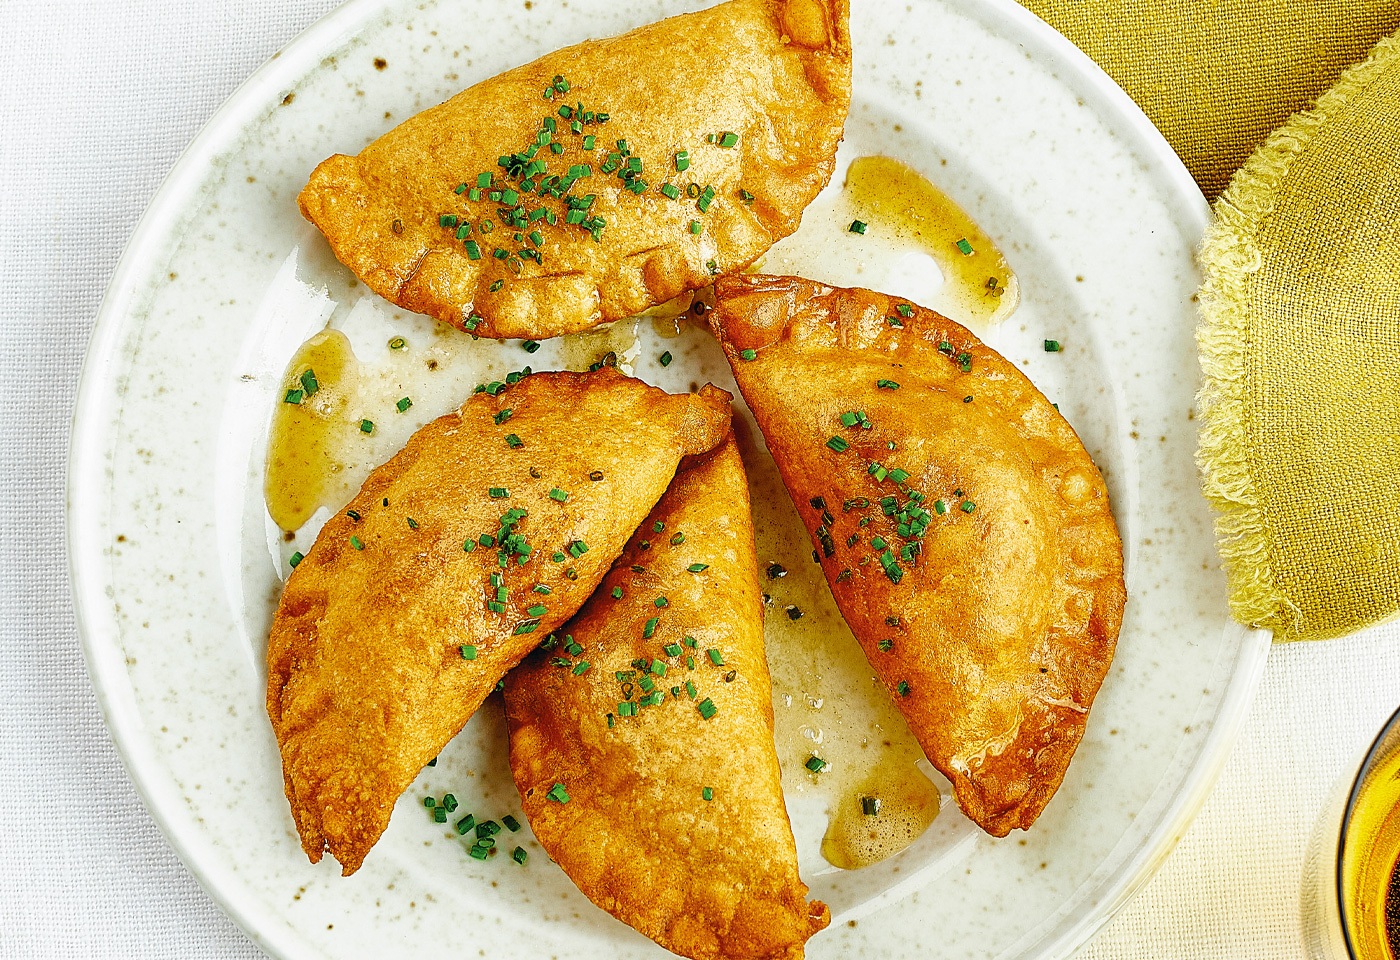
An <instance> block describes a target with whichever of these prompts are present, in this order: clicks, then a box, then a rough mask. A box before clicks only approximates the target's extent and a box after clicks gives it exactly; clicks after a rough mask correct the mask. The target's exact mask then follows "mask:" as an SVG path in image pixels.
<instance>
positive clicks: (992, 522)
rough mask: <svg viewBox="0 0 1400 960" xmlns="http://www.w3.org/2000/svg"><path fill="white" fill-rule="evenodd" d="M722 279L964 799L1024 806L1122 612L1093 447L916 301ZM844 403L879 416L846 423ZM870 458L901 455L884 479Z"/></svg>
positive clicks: (1018, 815) (806, 477) (834, 555)
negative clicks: (912, 511) (923, 519)
mask: <svg viewBox="0 0 1400 960" xmlns="http://www.w3.org/2000/svg"><path fill="white" fill-rule="evenodd" d="M715 294H716V302H717V306H716V310H715V311H714V312H713V313H712V314H711V319H712V324H713V326H714V328H715V330H716V333H717V335H718V336H719V338H720V341H721V343H722V344H723V347H724V350H725V353H726V355H727V356H728V357H729V360H730V363H731V364H732V365H733V367H734V374H735V379H736V380H737V382H738V384H739V388H740V390H741V391H742V392H743V395H744V399H745V400H746V401H747V402H748V404H749V406H750V407H751V408H752V409H753V411H754V414H755V416H756V417H757V419H758V423H759V426H760V427H761V428H762V430H763V434H764V437H765V438H766V440H767V442H768V448H769V450H770V451H771V452H772V454H773V457H774V459H775V460H776V461H777V464H778V468H779V470H780V471H781V473H782V476H783V481H784V483H785V484H786V486H787V488H788V491H789V492H790V493H791V495H792V497H793V500H794V501H795V502H796V504H797V506H798V510H799V512H800V513H801V514H802V517H803V520H804V522H805V523H806V524H807V527H808V530H809V531H810V532H811V533H812V537H813V542H814V545H815V546H816V547H817V549H818V551H819V552H820V553H821V554H822V569H823V571H824V572H825V574H826V577H827V580H828V582H829V583H830V584H831V589H832V593H833V594H834V596H835V598H836V602H837V605H838V607H839V608H840V610H841V613H842V615H843V616H844V617H845V618H846V620H847V621H848V622H849V623H850V626H851V629H852V631H853V632H854V633H855V635H856V637H857V639H859V641H860V644H861V646H862V648H863V649H864V650H865V654H866V656H867V657H868V658H869V660H870V663H871V665H872V666H873V667H874V668H875V670H876V672H877V673H878V674H879V676H880V678H881V680H882V682H883V683H884V684H885V686H886V687H887V688H888V689H889V691H890V694H891V696H893V697H894V700H895V702H896V703H897V704H898V706H899V708H900V710H901V711H902V712H903V713H904V716H905V718H906V719H907V720H908V722H909V726H910V728H911V730H912V731H913V732H914V734H915V736H916V737H918V739H919V743H920V744H921V745H922V746H923V749H924V752H925V753H926V754H927V755H928V758H929V760H930V761H931V762H932V763H933V765H934V766H936V767H937V768H938V769H939V770H940V771H942V772H943V774H944V775H945V776H947V777H948V778H949V779H950V780H951V781H952V782H953V786H954V789H955V792H956V795H957V799H958V804H959V805H960V806H961V807H962V808H963V810H964V811H965V812H966V813H967V815H968V816H969V817H971V818H972V819H973V820H974V821H976V822H977V823H978V824H979V825H980V826H981V827H982V828H983V829H985V830H986V831H987V832H989V833H991V834H993V835H996V836H1005V835H1006V833H1007V832H1008V831H1010V830H1011V829H1012V828H1013V827H1021V828H1026V827H1029V826H1030V824H1031V823H1032V822H1033V821H1034V820H1035V818H1036V817H1037V816H1038V815H1039V814H1040V811H1041V810H1042V809H1044V807H1045V804H1046V803H1047V802H1049V799H1050V797H1051V796H1052V795H1053V794H1054V792H1055V790H1056V788H1058V786H1059V784H1060V781H1061V780H1062V779H1063V778H1064V773H1065V769H1066V767H1067V766H1068V764H1069V761H1070V757H1071V756H1072V755H1073V753H1074V750H1075V747H1076V746H1077V745H1078V743H1079V740H1080V737H1081V736H1082V735H1083V732H1084V723H1085V720H1086V718H1087V713H1088V710H1089V707H1090V705H1091V704H1092V703H1093V699H1094V695H1095V693H1097V691H1098V688H1099V684H1100V683H1101V682H1102V681H1103V678H1104V676H1105V674H1106V673H1107V671H1108V667H1109V663H1110V661H1111V659H1112V657H1113V648H1114V644H1115V642H1116V640H1117V637H1118V630H1119V626H1120V625H1121V623H1122V612H1123V604H1124V600H1125V597H1126V594H1125V590H1124V585H1123V560H1122V543H1121V541H1120V540H1119V537H1118V530H1117V527H1116V526H1115V524H1114V521H1113V516H1112V514H1111V513H1110V512H1109V503H1108V493H1107V490H1106V488H1105V487H1104V483H1103V478H1102V477H1101V476H1100V474H1099V471H1098V469H1097V468H1096V467H1095V466H1094V464H1093V462H1092V461H1091V460H1090V458H1089V455H1088V453H1086V452H1085V450H1084V447H1083V445H1082V444H1081V443H1080V442H1079V438H1078V437H1077V436H1076V435H1075V433H1074V430H1073V429H1072V428H1071V427H1070V425H1069V424H1068V423H1066V422H1065V420H1064V418H1063V417H1061V416H1060V414H1059V411H1057V410H1056V409H1055V408H1054V407H1053V406H1051V404H1050V403H1049V401H1047V400H1046V399H1045V397H1044V396H1042V395H1041V393H1040V392H1039V391H1038V390H1036V389H1035V387H1034V386H1033V385H1032V384H1031V383H1030V381H1029V380H1027V379H1026V378H1025V377H1024V376H1023V375H1022V374H1021V373H1020V372H1019V371H1018V370H1016V368H1015V367H1014V366H1013V365H1012V364H1011V363H1009V362H1008V361H1006V360H1005V359H1004V358H1003V357H1002V356H1001V355H999V354H998V353H996V352H995V351H994V350H992V349H991V348H989V347H987V346H985V345H984V344H982V343H981V341H979V340H978V339H977V338H976V337H975V336H973V335H972V334H971V333H970V332H969V331H967V330H966V329H964V328H963V327H961V326H959V325H958V324H956V323H953V322H952V321H951V320H948V319H947V318H945V317H942V316H939V315H938V314H936V313H934V312H932V311H930V310H925V309H923V308H921V307H918V306H915V305H912V304H909V303H907V301H900V300H897V299H895V298H892V297H887V296H884V295H883V294H878V293H873V292H871V291H868V290H843V289H834V288H831V287H827V286H823V285H821V284H818V283H813V282H811V281H808V280H802V279H798V278H792V277H763V276H750V277H730V278H725V279H723V280H721V281H720V282H719V283H717V284H716V289H715ZM901 305H902V306H903V307H904V308H905V309H906V311H907V312H908V313H909V316H907V317H906V316H903V315H902V313H901V311H900V309H899V307H900V306H901ZM891 317H893V318H894V319H895V320H896V321H897V322H898V323H901V324H902V326H895V325H892V324H891V322H890V319H889V318H891ZM944 344H946V345H947V346H946V347H945V348H944V349H943V350H940V346H941V345H944ZM743 350H754V351H756V357H755V359H754V360H751V361H746V360H744V359H742V357H741V354H740V351H743ZM963 355H965V358H966V363H967V365H968V366H969V368H970V369H969V370H968V371H967V372H964V371H963V369H962V366H963V362H962V360H961V359H960V358H961V357H962V356H963ZM880 380H886V381H889V382H893V383H898V384H899V386H898V388H890V387H885V388H881V387H878V386H877V382H878V381H880ZM965 398H970V399H966V401H965ZM847 411H863V412H864V414H865V415H866V418H867V420H868V421H869V422H870V423H871V424H872V426H871V428H869V429H866V428H863V427H861V426H859V425H857V426H855V427H847V426H845V425H844V424H843V423H842V422H841V420H840V416H841V414H842V413H845V412H847ZM833 436H835V437H839V438H841V440H844V441H846V442H847V443H848V444H849V448H848V449H846V450H845V451H844V452H837V451H835V450H833V449H832V448H831V447H829V446H827V440H828V439H829V438H831V437H833ZM891 442H893V443H894V444H895V448H894V449H893V450H891V449H890V447H889V444H890V443H891ZM837 445H838V446H839V442H838V444H837ZM872 462H874V463H879V464H880V465H881V466H882V467H884V469H885V470H887V471H892V470H894V469H896V468H902V470H904V471H907V472H908V474H909V476H908V477H907V478H902V477H900V476H899V475H894V476H887V477H885V478H884V479H883V480H877V479H876V476H874V475H872V474H871V472H870V469H871V468H870V464H871V463H872ZM901 481H902V482H901ZM908 491H914V492H917V493H921V494H923V495H924V500H923V501H922V502H921V503H920V502H918V501H916V502H915V506H916V507H921V508H922V509H924V510H927V511H928V514H929V516H928V521H927V523H928V525H927V529H926V530H924V531H923V533H922V536H921V537H920V536H917V535H915V534H916V531H913V530H910V529H909V528H908V527H907V525H906V529H905V530H904V531H903V533H906V534H910V535H911V536H909V537H905V536H902V535H901V531H900V530H899V524H900V517H899V515H898V511H906V517H908V513H907V511H908V507H907V505H908V503H909V497H908ZM890 496H893V497H895V503H896V513H895V515H894V516H887V515H886V514H885V512H884V508H883V504H882V502H881V501H882V498H886V497H890ZM815 497H822V498H824V501H825V505H826V506H825V510H826V516H825V517H824V516H823V510H822V509H818V508H816V507H814V506H812V504H811V500H812V499H813V498H815ZM860 498H866V500H867V501H868V503H869V506H868V507H866V506H863V505H862V501H861V500H860ZM939 501H941V502H942V504H943V506H944V508H945V512H944V513H942V514H939V513H938V512H937V510H938V508H937V506H936V503H937V502H939ZM964 503H966V504H970V512H966V511H965V510H964V509H963V504H964ZM828 518H829V519H828ZM863 519H864V520H865V523H864V525H862V524H861V521H862V520H863ZM915 519H917V514H916V515H915ZM916 526H917V524H916ZM852 537H854V538H855V540H854V541H852V540H851V539H850V538H852ZM875 537H878V538H881V539H882V540H883V541H884V542H885V546H884V547H883V548H881V547H880V546H879V545H878V544H874V545H872V542H871V541H872V538H875ZM914 542H917V543H918V544H919V549H920V551H921V552H920V553H919V554H917V555H914V557H913V559H912V560H909V559H904V558H903V557H901V556H900V552H901V549H902V548H903V547H904V546H905V545H906V544H909V543H914ZM884 550H889V551H891V552H890V554H889V556H888V557H886V560H892V561H893V562H894V563H896V564H898V568H897V569H896V570H895V571H894V573H893V574H890V573H887V572H886V567H885V565H884V563H882V561H881V557H882V556H883V555H884V552H883V551H884ZM887 617H898V618H899V620H898V621H897V623H895V624H893V625H891V624H890V623H888V622H887V620H886V618H887ZM901 684H907V687H901Z"/></svg>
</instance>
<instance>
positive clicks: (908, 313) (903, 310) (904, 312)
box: [895, 303, 914, 317]
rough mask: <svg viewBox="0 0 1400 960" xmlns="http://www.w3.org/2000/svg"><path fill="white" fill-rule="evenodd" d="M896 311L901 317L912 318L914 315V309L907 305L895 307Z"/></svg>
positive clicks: (902, 304)
mask: <svg viewBox="0 0 1400 960" xmlns="http://www.w3.org/2000/svg"><path fill="white" fill-rule="evenodd" d="M895 309H896V310H898V311H899V315H900V316H901V317H912V316H913V315H914V308H913V307H911V306H910V305H909V304H907V303H901V304H900V305H899V306H897V307H895Z"/></svg>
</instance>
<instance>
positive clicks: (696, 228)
mask: <svg viewBox="0 0 1400 960" xmlns="http://www.w3.org/2000/svg"><path fill="white" fill-rule="evenodd" d="M704 229H705V227H704V225H703V224H701V223H700V221H699V220H692V221H690V232H691V233H693V234H695V235H696V236H699V235H700V234H701V233H702V232H703V231H704Z"/></svg>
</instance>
